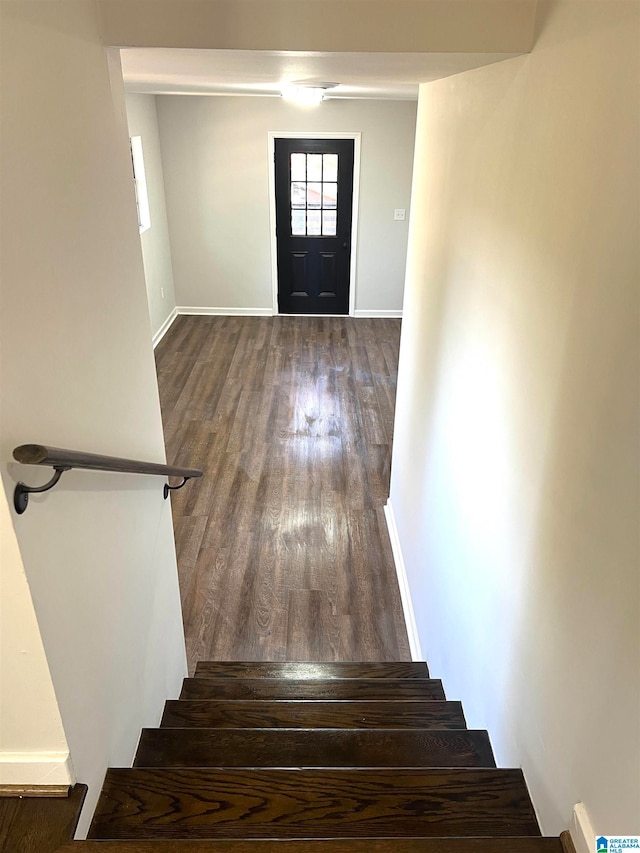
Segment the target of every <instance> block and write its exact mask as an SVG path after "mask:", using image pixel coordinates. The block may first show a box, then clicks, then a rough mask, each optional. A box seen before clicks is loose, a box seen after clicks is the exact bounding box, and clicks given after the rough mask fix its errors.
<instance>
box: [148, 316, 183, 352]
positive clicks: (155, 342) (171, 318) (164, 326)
mask: <svg viewBox="0 0 640 853" xmlns="http://www.w3.org/2000/svg"><path fill="white" fill-rule="evenodd" d="M177 316H178V309H177V308H174V309H173V311H172V312H171V314H169V316H168V317H167V319H166V320H165V321H164V323H163V324H162V325H161V326H160V328H159V329H158V331H157V332H156V333H155V335H154V336H153V339H152V340H153V348H154V349H155V348H156V347H157V346H158V344H159V343H160V341H161V340H162V339H163V338H164V336H165V335H166V334H167V332H168V331H169V329H170V328H171V326H172V325H173V321H174V320H175V319H176V317H177Z"/></svg>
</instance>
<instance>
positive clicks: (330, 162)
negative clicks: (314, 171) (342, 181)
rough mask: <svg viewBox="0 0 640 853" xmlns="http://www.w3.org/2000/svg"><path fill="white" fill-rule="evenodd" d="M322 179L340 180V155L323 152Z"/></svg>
mask: <svg viewBox="0 0 640 853" xmlns="http://www.w3.org/2000/svg"><path fill="white" fill-rule="evenodd" d="M322 163H323V166H322V180H323V181H337V180H338V155H337V154H323V155H322Z"/></svg>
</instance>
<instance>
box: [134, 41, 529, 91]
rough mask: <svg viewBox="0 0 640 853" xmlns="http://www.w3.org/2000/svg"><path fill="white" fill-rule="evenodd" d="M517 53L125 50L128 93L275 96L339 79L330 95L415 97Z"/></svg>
mask: <svg viewBox="0 0 640 853" xmlns="http://www.w3.org/2000/svg"><path fill="white" fill-rule="evenodd" d="M517 55H518V54H515V53H316V52H304V51H265V50H191V49H179V48H125V49H123V50H122V51H121V56H122V71H123V76H124V81H125V88H126V89H127V91H128V92H142V93H148V94H192V95H265V96H277V95H279V94H280V88H281V86H282V85H283V84H284V83H304V84H306V85H319V84H322V83H338V84H339V85H338V86H336V87H335V88H332V89H331V90H330V91H329V92H328V93H327V97H328V98H378V99H380V98H384V99H397V100H415V99H417V97H418V85H419V84H420V83H426V82H429V81H431V80H437V79H439V78H441V77H449V76H451V75H452V74H459V73H460V72H462V71H469V70H470V69H472V68H479V67H480V66H482V65H490V64H492V63H494V62H500V61H501V60H503V59H511V58H512V57H514V56H517Z"/></svg>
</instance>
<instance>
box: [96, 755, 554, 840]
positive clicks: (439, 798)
mask: <svg viewBox="0 0 640 853" xmlns="http://www.w3.org/2000/svg"><path fill="white" fill-rule="evenodd" d="M477 835H480V836H494V835H495V836H514V835H515V836H518V835H540V831H539V829H538V824H537V821H536V817H535V814H534V811H533V807H532V805H531V801H530V799H529V794H528V792H527V788H526V785H525V782H524V779H523V776H522V772H521V771H520V770H495V769H453V770H431V769H429V770H426V769H424V770H409V769H405V768H397V767H396V768H392V769H389V770H366V769H365V770H362V769H359V770H353V769H349V770H345V769H332V770H234V769H225V770H210V769H185V768H180V769H171V770H169V769H146V768H134V769H112V770H109V771H108V772H107V776H106V779H105V784H104V787H103V792H102V795H101V797H100V800H99V801H98V806H97V809H96V813H95V816H94V819H93V823H92V825H91V830H90V833H89V837H90V838H93V839H97V838H105V839H106V838H112V839H114V838H163V837H164V838H210V837H212V836H214V837H227V838H298V839H301V838H331V837H334V838H344V837H370V836H376V837H392V838H393V837H397V836H409V837H412V836H431V837H442V836H453V837H458V836H477Z"/></svg>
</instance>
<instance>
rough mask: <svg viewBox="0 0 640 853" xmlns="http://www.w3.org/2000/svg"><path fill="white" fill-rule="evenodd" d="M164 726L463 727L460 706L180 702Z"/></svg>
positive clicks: (170, 705)
mask: <svg viewBox="0 0 640 853" xmlns="http://www.w3.org/2000/svg"><path fill="white" fill-rule="evenodd" d="M160 725H161V726H162V727H174V728H181V727H185V726H189V727H204V728H245V727H248V726H257V727H259V728H263V727H274V726H279V727H282V728H330V729H331V728H377V729H381V728H387V729H400V728H407V727H408V728H425V729H436V728H442V729H465V728H466V727H467V724H466V722H465V719H464V713H463V711H462V705H461V703H460V702H444V701H440V700H437V699H427V700H426V701H415V702H414V701H412V702H394V701H390V700H382V701H377V700H370V701H362V700H356V701H354V702H344V701H339V700H338V701H335V700H324V701H323V700H304V699H303V700H299V701H298V700H292V699H283V700H278V699H275V700H268V699H230V700H224V699H223V700H216V699H181V700H169V701H168V702H166V704H165V708H164V714H163V716H162V722H161V723H160Z"/></svg>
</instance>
